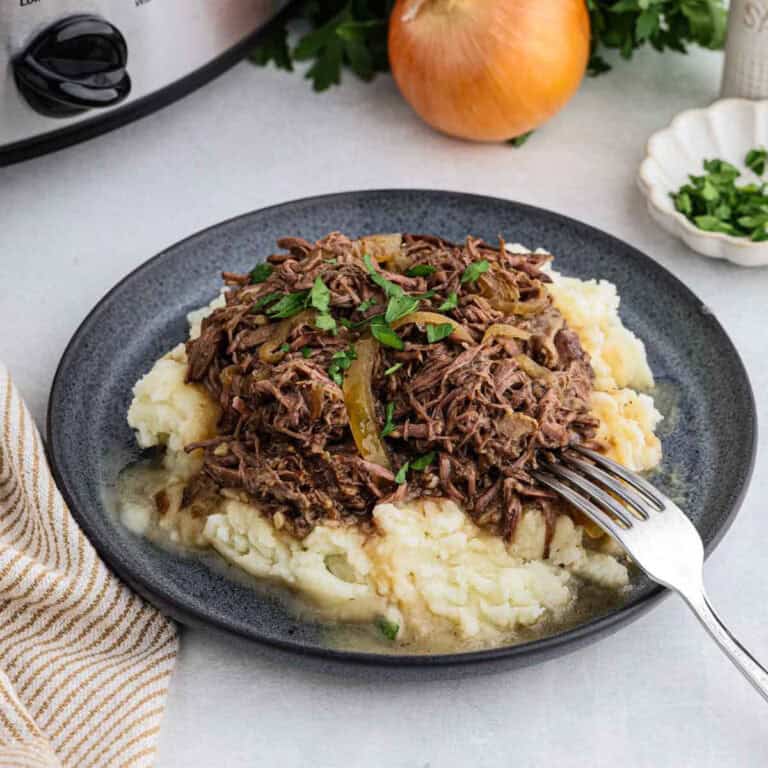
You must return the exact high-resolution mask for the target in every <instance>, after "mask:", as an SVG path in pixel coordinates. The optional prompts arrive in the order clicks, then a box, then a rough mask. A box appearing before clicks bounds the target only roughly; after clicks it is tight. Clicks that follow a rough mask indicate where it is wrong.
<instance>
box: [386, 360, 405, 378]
mask: <svg viewBox="0 0 768 768" xmlns="http://www.w3.org/2000/svg"><path fill="white" fill-rule="evenodd" d="M402 367H403V364H402V363H395V364H394V365H390V366H389V368H387V370H386V371H384V375H385V376H391V375H392V374H393V373H394V372H395V371H399V370H400V369H401V368H402Z"/></svg>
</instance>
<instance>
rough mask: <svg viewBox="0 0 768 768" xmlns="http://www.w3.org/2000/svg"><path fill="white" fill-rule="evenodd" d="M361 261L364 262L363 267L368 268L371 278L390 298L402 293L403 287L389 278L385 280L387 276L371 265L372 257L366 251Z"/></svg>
mask: <svg viewBox="0 0 768 768" xmlns="http://www.w3.org/2000/svg"><path fill="white" fill-rule="evenodd" d="M363 262H364V263H365V268H366V270H368V274H369V275H370V277H371V280H372V281H373V282H374V283H375V284H376V285H378V286H379V288H381V290H382V291H384V293H385V294H386V295H387V296H388V297H389V298H392V297H393V296H394V297H395V298H396V297H398V296H402V295H403V289H402V288H401V287H400V286H399V285H396V284H395V283H393V282H392V281H391V280H387V278H386V277H384V275H382V274H381V273H380V272H379V271H378V270H377V269H376V267H374V266H373V259H372V258H371V256H370V254H368V253H366V254H365V256H363Z"/></svg>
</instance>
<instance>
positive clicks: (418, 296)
mask: <svg viewBox="0 0 768 768" xmlns="http://www.w3.org/2000/svg"><path fill="white" fill-rule="evenodd" d="M434 295H435V292H434V291H433V290H432V289H431V288H430V289H429V290H428V291H424V293H417V294H416V295H415V296H414V297H413V298H414V299H419V300H421V299H431V298H432V297H433V296H434Z"/></svg>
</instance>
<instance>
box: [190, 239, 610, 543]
mask: <svg viewBox="0 0 768 768" xmlns="http://www.w3.org/2000/svg"><path fill="white" fill-rule="evenodd" d="M401 243H402V244H401V247H400V252H399V254H398V259H397V260H396V264H392V263H390V262H387V263H386V264H380V272H381V274H382V275H383V276H384V277H385V278H386V279H387V280H389V281H390V282H392V283H395V284H396V285H397V286H399V287H400V288H401V289H402V291H403V292H404V293H405V294H406V295H408V296H420V297H421V303H420V305H419V309H420V311H429V312H441V313H442V314H446V315H448V316H450V318H451V319H453V320H455V321H456V322H458V323H460V324H461V326H462V327H463V328H464V329H466V331H467V332H468V334H469V336H470V337H471V338H472V340H473V343H471V344H470V343H469V342H468V341H462V342H458V341H456V340H455V339H454V338H452V337H449V338H446V339H443V340H440V341H437V342H435V343H428V339H427V336H426V333H425V329H424V328H423V327H421V326H420V325H417V324H415V323H410V324H408V323H406V324H405V325H402V326H401V327H399V328H398V333H399V335H400V336H401V338H402V339H403V341H404V343H405V348H404V349H403V350H401V351H397V350H394V349H391V348H389V347H385V346H380V347H379V349H378V359H377V361H376V363H375V366H374V373H373V380H372V391H373V393H374V396H375V400H376V408H377V417H378V420H379V428H381V427H382V426H383V424H384V421H385V406H386V404H391V405H390V408H393V409H394V410H393V416H392V420H393V422H394V425H395V428H394V430H393V431H391V432H390V434H389V435H388V436H387V438H386V440H385V443H386V447H387V450H388V452H389V455H390V458H391V466H392V468H393V469H392V470H390V469H385V468H384V467H381V466H379V465H378V464H374V463H371V462H370V461H366V460H365V459H364V457H362V456H361V455H360V453H359V452H358V449H357V447H356V444H355V442H354V440H353V437H352V433H351V430H350V422H349V415H348V412H347V408H346V405H345V401H344V393H343V390H342V387H340V386H339V384H338V383H337V382H336V381H334V379H333V378H332V376H331V375H330V374H329V368H330V367H331V364H332V361H333V356H334V355H335V354H337V353H339V352H342V351H344V350H348V349H349V348H350V346H351V345H353V344H354V343H355V341H357V340H358V339H359V338H361V337H362V336H364V335H366V334H367V333H369V331H368V327H369V326H368V325H367V324H366V322H365V321H366V320H369V319H370V318H371V317H373V316H375V315H380V314H381V313H383V312H384V309H385V307H386V305H387V300H388V298H387V296H385V294H384V291H383V290H382V288H380V287H379V286H378V285H377V284H375V283H374V282H373V281H372V280H371V276H370V274H369V273H368V271H367V269H366V266H365V264H364V261H363V246H361V241H353V240H351V239H349V238H348V237H346V236H345V235H343V234H340V233H338V232H334V233H331V234H330V235H328V236H326V237H325V238H323V239H321V240H319V241H317V242H316V243H310V242H308V241H306V240H304V239H302V238H298V237H285V238H282V239H280V240H279V241H278V247H279V248H281V249H283V252H281V253H277V254H273V255H272V256H270V257H269V259H268V260H267V263H269V264H270V265H271V266H272V272H271V274H270V275H269V276H268V278H267V279H266V280H265V281H264V282H261V283H256V284H253V283H252V282H251V279H250V276H249V275H248V274H243V275H241V274H236V273H231V272H225V273H223V279H224V282H225V284H226V285H228V286H229V290H228V291H227V292H226V306H224V307H222V308H220V309H217V310H215V311H214V312H213V313H212V314H211V315H210V316H209V317H207V318H206V319H205V320H204V321H203V323H202V329H201V334H200V336H199V337H198V338H196V339H194V340H190V341H189V342H188V343H187V354H188V358H189V373H188V380H189V381H191V382H199V383H200V384H202V385H203V386H204V387H205V388H206V389H207V391H208V392H209V393H210V394H211V396H212V397H213V398H214V399H215V400H216V402H217V403H218V404H219V405H220V406H221V411H222V417H221V421H220V423H219V426H218V432H219V434H218V436H217V437H216V438H215V439H213V440H208V441H205V442H203V443H196V444H193V445H189V446H187V450H190V451H191V450H195V449H202V450H203V454H204V463H203V469H202V473H201V476H200V477H198V478H195V479H193V481H192V482H191V483H190V484H189V486H188V488H187V491H186V492H185V499H186V500H187V501H189V500H190V499H192V498H193V497H194V495H195V494H196V493H198V492H206V493H207V492H210V487H211V485H214V486H216V487H218V488H227V489H237V490H239V491H240V492H243V493H245V494H247V496H248V498H249V499H250V500H251V501H252V502H253V503H254V504H256V505H257V506H259V507H260V508H261V509H262V511H263V512H264V513H265V514H267V515H269V516H272V517H273V518H274V516H275V515H277V513H280V520H281V522H280V524H281V526H284V527H285V528H286V529H288V530H289V531H290V532H292V533H293V534H294V535H296V536H298V537H303V536H305V535H307V534H308V533H309V532H310V531H311V530H312V528H313V527H314V526H315V525H316V524H318V523H319V522H321V521H324V522H326V523H327V522H330V521H333V523H332V524H355V525H359V526H362V527H363V528H369V527H370V526H371V511H372V509H373V507H374V506H375V505H376V504H377V503H379V502H380V501H382V500H396V501H401V500H405V499H413V498H418V497H447V498H451V499H453V500H455V501H456V502H458V503H459V504H461V505H462V506H463V507H464V509H466V510H467V512H468V513H469V514H470V515H471V516H472V518H473V519H474V520H475V521H476V522H477V523H478V524H479V525H481V526H483V527H484V528H487V529H489V530H491V531H493V532H495V533H497V534H498V535H500V536H503V537H505V538H507V539H510V538H511V537H512V536H513V534H514V531H515V528H516V526H517V524H518V522H519V520H520V517H521V514H522V511H523V509H524V508H526V507H531V506H536V507H538V508H540V509H541V511H542V513H543V515H544V519H545V520H546V523H547V542H549V540H550V539H551V536H552V530H553V524H554V520H555V517H556V514H557V511H558V510H559V509H561V508H562V507H561V502H559V501H558V500H556V499H555V498H554V495H553V494H552V493H551V492H549V491H548V490H545V489H543V488H541V487H539V486H537V484H536V483H535V481H534V480H533V478H532V477H531V475H530V470H531V469H532V468H535V466H536V462H537V454H538V452H539V451H540V450H541V451H547V452H549V451H557V450H560V449H563V448H565V447H567V446H569V445H572V444H588V445H594V437H595V433H596V429H597V425H598V423H597V420H596V419H595V418H594V417H593V416H592V414H591V413H590V409H589V401H590V396H591V392H592V380H593V372H592V368H591V366H590V361H589V356H588V355H587V353H586V352H585V351H584V349H583V348H582V346H581V344H580V342H579V339H578V337H577V336H576V334H575V333H574V332H573V331H571V330H570V329H569V328H568V327H567V325H566V323H565V320H564V318H563V316H562V315H561V314H560V313H559V312H558V311H557V309H556V308H555V307H554V306H553V305H552V301H551V299H550V297H549V294H548V293H547V290H546V283H547V282H549V281H550V278H549V276H548V275H547V273H546V272H544V271H542V267H543V266H544V265H545V264H546V262H547V261H548V260H549V257H548V256H547V255H542V254H532V253H525V254H518V253H515V254H512V253H509V252H507V251H506V250H505V248H504V244H503V242H501V243H500V244H499V246H498V247H496V246H492V245H490V244H488V243H486V242H484V241H482V240H478V239H475V238H471V237H468V238H467V240H466V241H465V242H464V243H463V244H453V243H450V242H448V241H446V240H444V239H442V238H439V237H434V236H430V235H403V236H402V241H401ZM481 260H485V261H487V262H488V265H489V268H488V269H487V270H486V271H485V272H482V273H481V274H480V275H479V276H478V277H477V279H475V280H472V281H466V280H465V281H464V282H462V276H463V275H464V274H465V270H466V268H467V267H468V266H469V265H470V264H471V263H473V262H479V261H481ZM415 265H424V266H426V267H428V269H427V270H422V272H424V271H426V272H428V273H429V274H426V275H423V274H422V275H421V276H408V275H407V274H406V272H407V271H408V268H409V267H411V266H415ZM320 276H321V277H322V279H323V281H324V283H325V285H326V286H327V287H328V289H329V294H330V309H331V312H332V314H333V316H334V317H335V318H336V319H337V332H336V333H335V334H333V333H330V332H328V331H324V330H319V329H318V328H316V327H315V325H314V320H313V314H312V313H311V312H309V313H307V312H305V313H302V314H301V316H296V317H295V318H293V319H292V320H291V319H289V320H278V319H273V318H271V317H270V316H269V315H268V314H265V311H264V309H263V308H261V306H263V304H262V305H260V304H259V300H260V299H263V298H264V297H267V296H269V295H270V294H279V295H285V294H288V293H296V292H299V291H309V290H311V288H312V286H313V284H314V283H315V280H316V278H317V277H320ZM425 294H426V295H425ZM454 294H455V296H456V297H457V299H456V306H455V307H453V308H452V309H449V310H441V309H440V307H441V305H443V304H444V303H445V302H448V306H450V304H451V302H452V297H453V296H454ZM449 299H450V300H451V301H449ZM361 304H362V305H363V309H362V311H360V310H358V307H360V305H361ZM342 319H343V320H345V321H348V322H346V324H342ZM281 322H282V323H287V324H288V325H287V326H281V328H282V330H283V331H285V329H286V328H287V332H285V333H284V334H283V335H282V336H281V338H283V337H284V338H285V342H284V344H283V346H282V347H281V348H280V349H279V350H277V351H276V350H274V349H267V347H269V346H270V345H269V344H268V343H267V342H269V341H270V339H272V338H273V337H274V336H275V334H276V333H277V328H278V325H277V324H278V323H281ZM493 324H503V325H509V326H514V328H516V329H517V330H518V331H520V332H521V333H520V336H521V338H513V337H507V336H495V337H493V338H491V339H489V340H487V341H485V342H484V341H483V337H484V334H485V332H486V330H487V329H488V328H489V326H491V325H493ZM286 345H287V346H286ZM265 350H266V352H267V353H268V354H265ZM286 350H287V351H286ZM398 363H399V364H400V367H399V368H397V370H395V371H394V372H390V373H389V374H387V373H386V371H388V370H390V369H392V367H393V366H395V365H396V364H398ZM432 452H434V454H435V458H434V460H433V461H432V462H431V463H430V465H429V466H428V467H426V469H423V470H421V471H413V470H412V471H410V472H409V473H408V475H407V482H406V483H404V484H400V485H398V484H397V483H396V482H395V473H396V472H397V470H398V469H399V468H401V467H403V465H404V464H405V462H407V461H413V460H414V459H415V458H417V457H419V456H424V455H426V454H431V453H432ZM202 478H204V481H203V479H202Z"/></svg>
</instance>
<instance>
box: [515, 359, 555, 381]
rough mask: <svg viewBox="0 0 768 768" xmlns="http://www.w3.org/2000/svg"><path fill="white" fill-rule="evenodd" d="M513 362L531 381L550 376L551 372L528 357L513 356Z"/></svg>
mask: <svg viewBox="0 0 768 768" xmlns="http://www.w3.org/2000/svg"><path fill="white" fill-rule="evenodd" d="M515 361H516V362H517V364H518V365H519V366H520V368H522V370H524V371H525V372H526V373H527V374H528V375H529V376H530V377H531V378H532V379H548V378H550V377H551V376H552V371H550V370H549V368H545V367H544V366H543V365H539V364H538V363H537V362H536V361H535V360H533V359H532V358H530V357H528V355H522V354H521V355H515Z"/></svg>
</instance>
